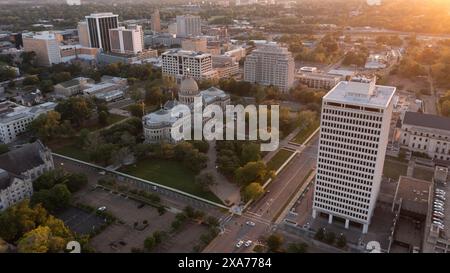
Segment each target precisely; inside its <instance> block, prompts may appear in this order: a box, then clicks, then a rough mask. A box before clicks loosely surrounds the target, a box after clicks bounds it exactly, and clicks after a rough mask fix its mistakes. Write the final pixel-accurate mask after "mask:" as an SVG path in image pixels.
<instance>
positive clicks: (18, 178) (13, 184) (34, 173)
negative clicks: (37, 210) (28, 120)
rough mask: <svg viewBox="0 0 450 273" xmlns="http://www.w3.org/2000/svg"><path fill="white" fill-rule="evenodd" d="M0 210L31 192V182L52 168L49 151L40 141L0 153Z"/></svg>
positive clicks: (28, 195) (29, 195) (26, 196)
mask: <svg viewBox="0 0 450 273" xmlns="http://www.w3.org/2000/svg"><path fill="white" fill-rule="evenodd" d="M0 166H1V168H0V211H3V210H5V209H6V208H8V207H9V206H12V205H14V204H16V203H18V202H20V201H22V200H23V199H25V198H29V197H31V195H32V194H33V184H32V182H33V181H34V180H36V179H37V178H38V177H39V176H41V175H42V174H43V173H44V172H46V171H50V170H52V169H54V163H53V157H52V153H51V151H50V150H49V149H48V148H47V147H45V146H44V145H43V144H42V143H41V142H40V141H36V142H34V143H29V144H25V145H24V146H22V147H20V148H18V149H15V150H12V151H10V152H8V153H5V154H2V155H0Z"/></svg>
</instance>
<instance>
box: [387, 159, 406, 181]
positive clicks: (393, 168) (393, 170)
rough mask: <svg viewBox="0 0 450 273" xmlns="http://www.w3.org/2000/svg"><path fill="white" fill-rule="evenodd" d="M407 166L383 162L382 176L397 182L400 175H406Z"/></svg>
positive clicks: (396, 162)
mask: <svg viewBox="0 0 450 273" xmlns="http://www.w3.org/2000/svg"><path fill="white" fill-rule="evenodd" d="M407 171H408V165H407V164H405V163H402V162H399V161H393V160H385V161H384V169H383V176H385V177H389V178H392V179H394V180H398V178H399V177H400V176H401V175H406V172H407Z"/></svg>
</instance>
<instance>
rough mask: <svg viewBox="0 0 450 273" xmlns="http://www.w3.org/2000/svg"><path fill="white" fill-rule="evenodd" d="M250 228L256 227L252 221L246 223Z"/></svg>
mask: <svg viewBox="0 0 450 273" xmlns="http://www.w3.org/2000/svg"><path fill="white" fill-rule="evenodd" d="M245 223H246V224H247V225H248V226H252V227H254V226H255V225H256V224H255V222H252V221H247V222H245Z"/></svg>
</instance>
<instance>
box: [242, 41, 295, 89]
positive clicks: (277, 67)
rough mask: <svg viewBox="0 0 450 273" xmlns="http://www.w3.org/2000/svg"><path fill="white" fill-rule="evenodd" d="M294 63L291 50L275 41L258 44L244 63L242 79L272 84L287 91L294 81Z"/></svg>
mask: <svg viewBox="0 0 450 273" xmlns="http://www.w3.org/2000/svg"><path fill="white" fill-rule="evenodd" d="M294 72H295V63H294V58H293V57H292V54H291V52H289V50H288V49H287V48H286V47H281V46H279V45H278V44H276V43H266V44H261V45H258V46H257V48H256V49H255V50H253V52H252V53H251V54H250V55H248V56H247V58H246V60H245V63H244V80H245V81H247V82H252V83H258V84H262V85H273V86H275V87H277V88H278V89H279V90H280V91H282V92H288V91H289V88H290V87H291V86H292V84H293V83H294Z"/></svg>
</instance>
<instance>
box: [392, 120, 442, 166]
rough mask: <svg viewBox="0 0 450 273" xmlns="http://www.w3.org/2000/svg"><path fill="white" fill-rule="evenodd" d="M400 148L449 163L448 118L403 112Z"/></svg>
mask: <svg viewBox="0 0 450 273" xmlns="http://www.w3.org/2000/svg"><path fill="white" fill-rule="evenodd" d="M400 146H401V147H402V148H405V149H407V150H409V151H411V152H415V153H420V154H425V155H427V156H428V157H430V158H432V159H438V160H446V161H450V118H446V117H441V116H435V115H429V114H423V113H419V112H405V116H404V118H403V122H402V127H401V132H400Z"/></svg>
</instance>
